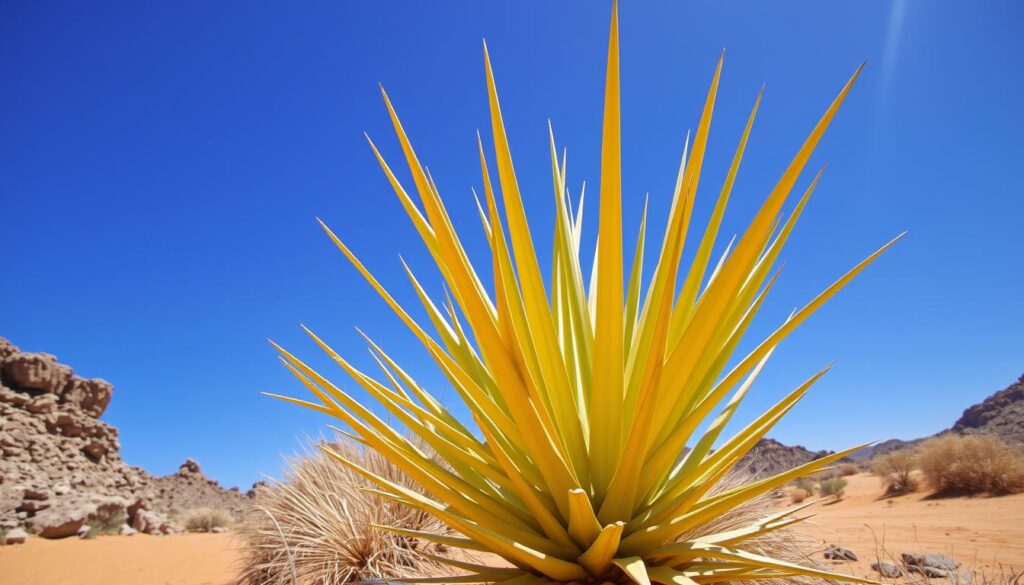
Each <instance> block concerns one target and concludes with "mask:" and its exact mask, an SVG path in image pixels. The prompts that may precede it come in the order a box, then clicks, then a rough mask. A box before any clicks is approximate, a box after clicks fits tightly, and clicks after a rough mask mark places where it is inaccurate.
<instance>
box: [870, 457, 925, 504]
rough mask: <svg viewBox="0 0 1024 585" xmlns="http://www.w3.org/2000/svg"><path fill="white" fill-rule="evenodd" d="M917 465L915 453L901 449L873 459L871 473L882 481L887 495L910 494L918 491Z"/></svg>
mask: <svg viewBox="0 0 1024 585" xmlns="http://www.w3.org/2000/svg"><path fill="white" fill-rule="evenodd" d="M916 465H917V461H916V457H915V455H914V451H912V450H911V449H899V450H897V451H892V452H889V453H886V454H884V455H879V456H877V457H875V458H873V459H872V460H871V472H872V473H874V474H875V475H877V476H878V477H880V478H881V479H882V485H883V486H884V487H885V493H886V495H889V496H895V495H899V494H909V493H910V492H913V491H916V490H917V479H916V478H915V477H914V476H913V472H914V467H916Z"/></svg>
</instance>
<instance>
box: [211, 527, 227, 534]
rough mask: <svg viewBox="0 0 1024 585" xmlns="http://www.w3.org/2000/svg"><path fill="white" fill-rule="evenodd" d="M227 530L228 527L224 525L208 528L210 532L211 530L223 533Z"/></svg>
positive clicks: (215, 532)
mask: <svg viewBox="0 0 1024 585" xmlns="http://www.w3.org/2000/svg"><path fill="white" fill-rule="evenodd" d="M227 531H228V529H227V527H226V526H214V527H213V528H211V529H210V532H213V533H214V534H223V533H225V532H227Z"/></svg>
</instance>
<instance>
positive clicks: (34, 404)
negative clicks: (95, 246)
mask: <svg viewBox="0 0 1024 585" xmlns="http://www.w3.org/2000/svg"><path fill="white" fill-rule="evenodd" d="M112 395H113V387H112V386H111V384H110V383H109V382H107V381H105V380H101V379H98V378H97V379H86V378H82V377H81V376H78V375H75V374H74V372H72V370H71V368H70V367H69V366H67V365H64V364H61V363H59V362H58V361H57V358H56V357H55V356H53V355H50V354H46V353H29V352H22V351H20V350H19V349H18V348H17V347H15V346H14V345H13V344H11V343H10V342H9V341H7V340H6V339H4V338H2V337H0V451H2V455H3V457H2V458H0V531H6V530H11V529H15V528H20V527H24V528H26V529H27V530H28V531H29V532H32V533H36V534H39V535H41V536H44V537H50V538H60V537H64V536H70V535H73V534H76V533H79V532H80V531H84V530H87V529H88V527H89V526H92V527H93V529H94V530H96V529H100V528H101V529H106V530H110V529H117V528H118V525H121V527H120V530H122V531H123V532H126V533H131V532H134V531H141V532H147V533H170V532H174V531H177V530H178V529H179V528H178V527H177V525H176V524H175V522H174V517H175V516H176V515H177V514H179V513H181V512H184V511H186V510H188V509H191V508H196V507H211V508H219V509H224V510H228V511H230V512H232V513H233V514H235V515H237V516H240V515H241V514H243V513H244V511H245V508H246V507H247V505H248V503H249V501H250V498H248V497H247V496H246V495H243V494H240V493H239V492H238V491H237V490H225V489H223V488H221V487H220V486H219V485H218V484H217V482H215V481H213V480H210V479H207V478H205V477H204V476H203V474H202V472H201V470H200V468H199V465H198V464H197V463H196V462H194V461H191V460H189V461H186V462H185V463H184V464H183V465H182V466H181V468H180V469H179V471H178V473H176V474H172V475H169V476H166V477H153V476H151V475H149V474H148V473H146V472H145V471H144V470H142V469H140V468H138V467H133V466H130V465H128V464H127V463H125V462H124V460H122V459H121V454H120V449H121V444H120V442H119V441H118V432H117V429H116V428H114V427H113V426H111V425H109V424H107V423H105V422H103V421H101V420H99V417H100V416H101V415H102V414H103V412H104V411H105V410H106V408H107V405H108V404H109V403H110V399H111V397H112Z"/></svg>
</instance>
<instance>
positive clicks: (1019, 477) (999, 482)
mask: <svg viewBox="0 0 1024 585" xmlns="http://www.w3.org/2000/svg"><path fill="white" fill-rule="evenodd" d="M918 465H919V466H920V468H921V473H923V474H924V477H925V479H926V480H927V481H928V484H929V485H930V486H931V488H932V489H933V490H935V491H936V492H937V493H939V494H944V495H970V494H992V495H1000V494H1009V493H1014V492H1018V491H1022V490H1024V451H1022V450H1021V449H1020V448H1019V447H1014V446H1011V445H1008V444H1006V442H1004V441H1003V440H1002V439H1000V438H999V437H995V436H991V435H989V436H980V437H976V436H959V435H951V434H950V435H943V436H941V437H935V438H934V439H929V440H928V441H925V442H924V443H922V444H921V447H920V451H919V454H918Z"/></svg>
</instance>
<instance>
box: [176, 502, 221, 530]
mask: <svg viewBox="0 0 1024 585" xmlns="http://www.w3.org/2000/svg"><path fill="white" fill-rule="evenodd" d="M181 521H182V524H184V526H185V530H188V531H189V532H213V529H214V528H227V527H228V526H231V524H232V523H233V520H232V518H231V513H230V512H227V511H225V510H215V509H213V508H196V509H194V510H189V511H188V512H185V514H184V515H182V517H181Z"/></svg>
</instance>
